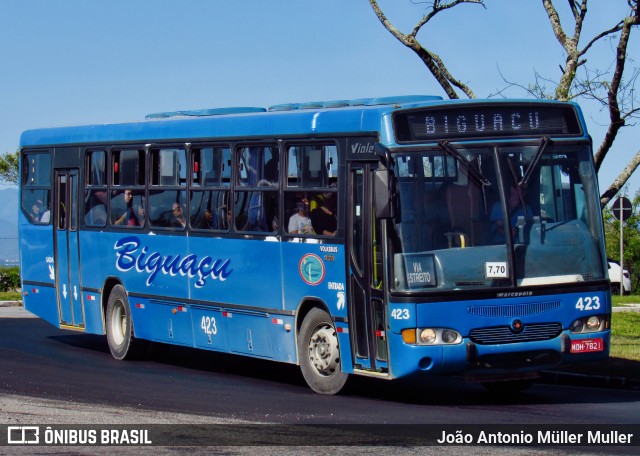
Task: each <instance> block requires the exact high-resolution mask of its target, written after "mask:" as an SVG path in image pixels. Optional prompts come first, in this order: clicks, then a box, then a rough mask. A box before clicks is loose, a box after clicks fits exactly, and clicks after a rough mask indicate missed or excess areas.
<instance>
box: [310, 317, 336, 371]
mask: <svg viewBox="0 0 640 456" xmlns="http://www.w3.org/2000/svg"><path fill="white" fill-rule="evenodd" d="M309 360H310V361H311V365H312V366H313V367H315V369H316V370H317V371H318V373H319V374H320V375H324V376H330V375H333V374H334V373H335V372H336V371H337V370H338V369H339V366H340V352H339V350H338V338H337V337H336V333H335V330H334V329H333V328H332V327H331V326H328V325H325V326H321V327H318V328H317V330H316V331H315V332H314V333H313V336H312V337H311V339H310V340H309Z"/></svg>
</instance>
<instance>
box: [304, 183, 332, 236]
mask: <svg viewBox="0 0 640 456" xmlns="http://www.w3.org/2000/svg"><path fill="white" fill-rule="evenodd" d="M323 196H324V198H323V200H322V203H321V206H320V207H318V208H317V209H315V210H313V211H311V225H312V226H313V231H315V232H316V234H321V235H323V236H334V235H335V234H336V230H337V229H338V218H337V217H336V214H335V210H336V198H335V194H334V193H325V194H324V195H323Z"/></svg>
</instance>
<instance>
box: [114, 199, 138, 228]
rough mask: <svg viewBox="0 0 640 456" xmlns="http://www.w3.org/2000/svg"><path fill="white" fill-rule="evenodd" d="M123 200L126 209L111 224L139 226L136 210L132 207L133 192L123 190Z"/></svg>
mask: <svg viewBox="0 0 640 456" xmlns="http://www.w3.org/2000/svg"><path fill="white" fill-rule="evenodd" d="M122 195H123V198H124V202H125V204H126V210H125V211H124V214H122V215H121V216H120V217H118V218H117V219H116V220H115V221H114V222H113V224H114V225H127V226H140V222H139V221H138V216H137V214H136V211H135V210H134V209H133V192H132V191H131V190H125V191H124V193H123V194H122Z"/></svg>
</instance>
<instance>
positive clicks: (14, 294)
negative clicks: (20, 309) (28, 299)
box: [0, 291, 22, 301]
mask: <svg viewBox="0 0 640 456" xmlns="http://www.w3.org/2000/svg"><path fill="white" fill-rule="evenodd" d="M0 301H22V295H21V294H20V292H18V291H2V292H0Z"/></svg>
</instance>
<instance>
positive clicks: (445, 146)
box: [438, 141, 491, 192]
mask: <svg viewBox="0 0 640 456" xmlns="http://www.w3.org/2000/svg"><path fill="white" fill-rule="evenodd" d="M438 145H439V146H440V148H441V149H442V150H443V151H444V152H445V153H446V154H447V155H450V156H452V157H455V158H457V159H458V161H459V162H460V163H462V165H463V166H464V167H465V169H466V170H467V172H468V173H469V175H470V176H471V177H472V178H473V179H474V180H475V181H476V182H477V183H478V184H480V185H482V189H483V192H484V187H489V186H490V185H491V182H489V181H488V180H487V179H485V177H484V176H483V175H482V174H481V173H480V172H479V171H478V170H477V169H475V168H474V167H473V166H472V165H471V162H469V160H467V159H466V157H465V156H464V155H462V154H461V153H460V152H458V151H457V150H456V149H455V147H453V146H452V145H451V143H450V142H449V141H440V142H439V143H438Z"/></svg>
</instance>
